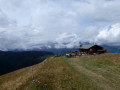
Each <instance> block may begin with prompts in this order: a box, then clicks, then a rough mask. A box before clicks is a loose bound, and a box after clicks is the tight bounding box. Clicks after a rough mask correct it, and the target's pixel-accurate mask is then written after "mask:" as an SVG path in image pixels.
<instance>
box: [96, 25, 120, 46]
mask: <svg viewBox="0 0 120 90" xmlns="http://www.w3.org/2000/svg"><path fill="white" fill-rule="evenodd" d="M96 42H98V43H101V44H108V45H120V23H117V24H114V25H111V26H107V27H105V28H104V29H103V30H101V31H100V32H99V34H98V35H97V36H96Z"/></svg>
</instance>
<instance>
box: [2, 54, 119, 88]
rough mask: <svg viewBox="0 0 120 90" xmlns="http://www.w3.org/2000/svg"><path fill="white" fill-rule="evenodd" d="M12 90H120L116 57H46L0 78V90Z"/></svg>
mask: <svg viewBox="0 0 120 90" xmlns="http://www.w3.org/2000/svg"><path fill="white" fill-rule="evenodd" d="M32 69H33V75H34V77H33V78H32ZM16 89H17V90H54V89H56V90H120V54H102V55H96V56H84V57H76V58H66V57H50V58H48V59H46V60H45V61H43V62H42V63H40V64H37V65H34V66H31V67H27V68H23V69H20V70H18V71H15V72H12V73H9V74H5V75H3V76H0V90H16Z"/></svg>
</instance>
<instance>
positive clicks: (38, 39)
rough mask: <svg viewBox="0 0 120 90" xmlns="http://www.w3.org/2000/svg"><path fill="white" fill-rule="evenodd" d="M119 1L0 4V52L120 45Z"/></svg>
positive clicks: (14, 0) (0, 0)
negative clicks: (87, 44)
mask: <svg viewBox="0 0 120 90" xmlns="http://www.w3.org/2000/svg"><path fill="white" fill-rule="evenodd" d="M119 38H120V0H0V50H8V49H34V48H42V47H43V46H45V47H48V48H50V47H51V46H52V45H53V44H54V47H56V48H60V47H68V48H71V47H74V46H79V42H85V41H89V42H94V43H97V44H107V45H120V39H119Z"/></svg>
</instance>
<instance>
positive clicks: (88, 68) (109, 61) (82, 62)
mask: <svg viewBox="0 0 120 90" xmlns="http://www.w3.org/2000/svg"><path fill="white" fill-rule="evenodd" d="M66 62H67V63H68V64H69V65H70V66H71V67H72V68H74V70H75V71H77V72H78V73H79V75H80V76H81V74H82V75H85V76H86V78H88V79H89V80H91V83H93V84H94V85H97V87H98V88H103V89H105V90H120V54H102V55H96V56H84V57H80V58H79V57H78V58H71V59H67V58H66Z"/></svg>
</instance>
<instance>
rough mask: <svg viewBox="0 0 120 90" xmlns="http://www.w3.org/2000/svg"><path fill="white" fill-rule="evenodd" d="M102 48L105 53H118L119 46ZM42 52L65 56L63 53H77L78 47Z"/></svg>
mask: <svg viewBox="0 0 120 90" xmlns="http://www.w3.org/2000/svg"><path fill="white" fill-rule="evenodd" d="M100 46H102V47H103V48H105V49H106V50H107V53H120V46H107V45H100ZM42 50H44V51H49V52H53V53H54V54H62V55H65V53H66V52H67V51H78V47H77V48H76V47H74V48H59V49H56V48H46V49H45V48H44V49H42Z"/></svg>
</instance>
